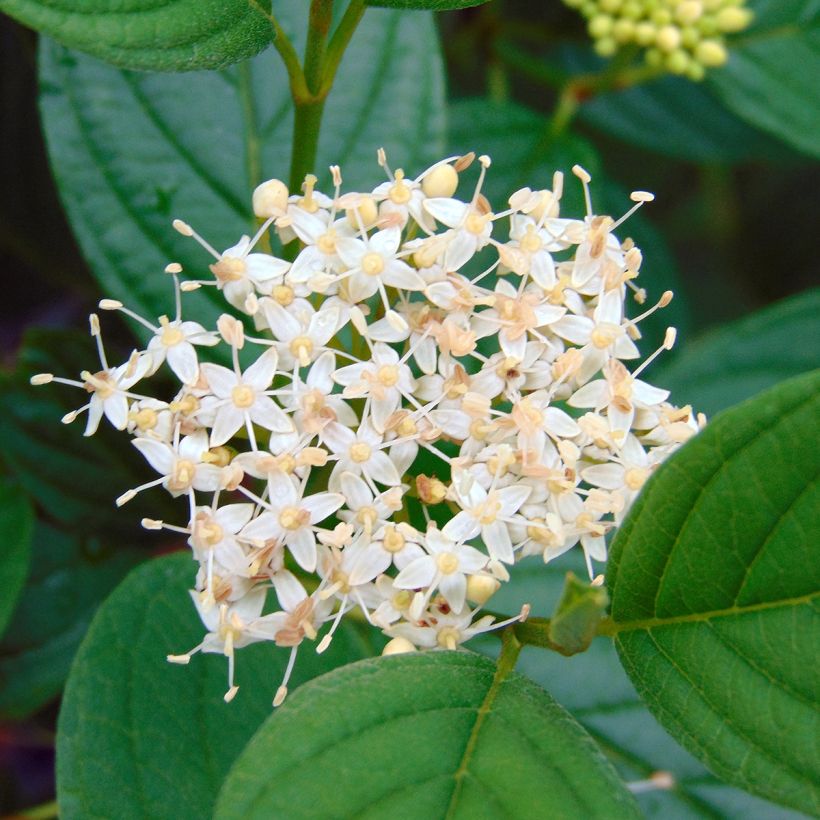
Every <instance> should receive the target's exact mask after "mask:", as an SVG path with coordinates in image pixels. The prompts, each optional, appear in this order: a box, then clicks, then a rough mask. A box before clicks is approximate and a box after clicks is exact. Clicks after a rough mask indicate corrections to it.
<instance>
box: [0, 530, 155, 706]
mask: <svg viewBox="0 0 820 820" xmlns="http://www.w3.org/2000/svg"><path fill="white" fill-rule="evenodd" d="M31 553H32V562H31V570H30V573H29V577H28V579H27V581H26V585H25V587H24V588H23V591H22V594H21V596H20V599H19V601H18V604H17V608H16V609H15V611H14V614H13V616H12V619H11V622H10V623H9V627H8V629H7V630H6V633H5V635H4V636H3V640H2V641H0V715H2V716H3V717H6V718H23V717H26V716H27V715H29V714H31V713H32V712H34V711H36V710H37V709H39V708H40V707H41V706H43V705H44V704H46V703H48V702H49V701H50V700H52V699H53V698H56V697H57V695H59V693H60V691H61V689H62V688H63V684H64V683H65V680H66V677H67V676H68V669H69V666H70V665H71V660H72V658H73V657H74V653H75V652H76V650H77V647H78V646H79V643H80V641H81V640H82V638H83V635H84V634H85V631H86V629H87V628H88V624H89V622H90V620H91V617H92V615H93V614H94V611H95V610H96V608H97V606H99V603H100V601H102V599H103V598H105V596H106V595H107V594H108V593H109V592H110V591H111V590H112V589H113V588H114V587H115V586H116V585H117V583H118V582H119V581H120V579H121V578H122V577H123V576H124V575H125V573H126V572H128V570H129V569H131V567H133V566H134V564H135V563H137V562H138V561H140V560H142V559H143V558H144V553H140V552H138V551H136V550H130V549H123V548H121V547H118V548H117V549H116V550H115V549H111V548H110V547H109V546H104V545H102V544H101V543H100V542H99V541H98V540H97V539H96V538H87V539H80V538H77V537H73V536H69V535H67V534H66V533H64V532H62V531H61V530H58V529H56V528H54V527H52V526H50V525H49V524H45V523H43V522H39V521H38V522H37V523H36V525H35V527H34V536H33V538H32V542H31Z"/></svg>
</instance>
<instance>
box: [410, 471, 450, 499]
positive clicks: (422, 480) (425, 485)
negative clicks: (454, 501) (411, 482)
mask: <svg viewBox="0 0 820 820" xmlns="http://www.w3.org/2000/svg"><path fill="white" fill-rule="evenodd" d="M416 492H417V493H418V496H419V499H420V500H421V501H423V502H424V503H425V504H441V502H442V501H444V499H445V498H446V497H447V485H446V484H445V483H444V482H443V481H441V480H440V479H438V478H435V477H432V478H431V477H429V476H426V475H424V473H422V474H421V475H418V476H416Z"/></svg>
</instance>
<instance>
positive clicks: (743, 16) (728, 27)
mask: <svg viewBox="0 0 820 820" xmlns="http://www.w3.org/2000/svg"><path fill="white" fill-rule="evenodd" d="M751 22H752V13H751V12H750V11H749V9H741V8H737V7H731V6H730V7H729V8H727V9H721V10H720V11H719V12H718V13H717V25H718V28H719V29H720V30H721V31H724V32H726V33H727V34H729V33H734V32H736V31H742V30H743V29H744V28H746V26H748V25H749V23H751Z"/></svg>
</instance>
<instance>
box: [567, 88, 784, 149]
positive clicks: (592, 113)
mask: <svg viewBox="0 0 820 820" xmlns="http://www.w3.org/2000/svg"><path fill="white" fill-rule="evenodd" d="M581 117H582V118H583V119H584V120H585V121H586V122H588V123H590V124H591V125H594V126H595V127H596V128H599V129H600V130H601V131H602V132H604V133H606V134H607V135H609V136H614V137H618V138H619V139H622V140H624V141H626V142H630V143H632V144H633V145H637V146H639V147H641V148H644V149H646V150H648V151H656V152H657V153H659V154H665V155H667V156H670V157H674V158H676V159H682V160H687V161H690V162H703V163H718V162H720V163H735V162H747V161H749V160H769V161H771V160H773V159H780V158H785V157H788V156H789V155H790V153H791V152H790V151H789V150H788V149H787V148H786V147H785V146H784V145H783V144H782V143H780V142H777V141H776V140H774V139H772V138H771V137H769V136H767V135H766V134H764V133H762V132H761V131H758V130H757V129H755V128H752V127H751V126H749V125H747V124H746V122H744V120H742V119H740V118H738V117H736V116H735V115H734V114H732V113H731V112H730V111H727V110H726V107H725V106H724V105H723V104H722V103H720V102H719V101H718V100H716V99H715V97H714V95H713V94H711V93H710V92H709V90H708V89H706V88H704V86H703V85H701V84H696V83H692V82H690V81H689V80H684V79H682V78H679V77H665V78H663V79H662V80H658V81H656V82H653V83H649V84H647V85H642V86H637V87H635V88H630V89H626V90H624V91H613V92H609V93H606V94H601V95H600V96H597V97H593V98H592V99H591V100H589V102H586V103H584V105H583V106H582V107H581Z"/></svg>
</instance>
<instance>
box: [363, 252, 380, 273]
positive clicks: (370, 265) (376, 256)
mask: <svg viewBox="0 0 820 820" xmlns="http://www.w3.org/2000/svg"><path fill="white" fill-rule="evenodd" d="M383 270H384V258H383V257H382V255H381V254H380V253H376V252H375V251H370V253H366V254H365V255H364V256H363V257H362V271H363V272H364V273H366V274H367V275H368V276H378V275H379V274H380V273H381V272H382V271H383Z"/></svg>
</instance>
